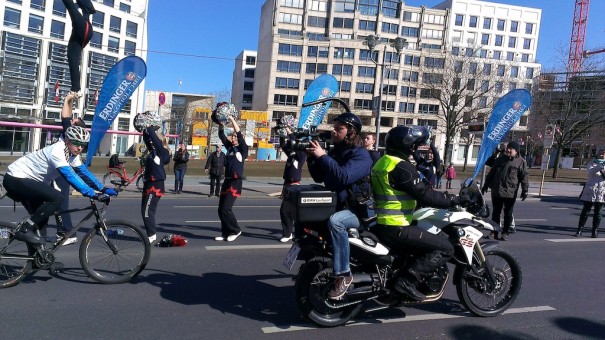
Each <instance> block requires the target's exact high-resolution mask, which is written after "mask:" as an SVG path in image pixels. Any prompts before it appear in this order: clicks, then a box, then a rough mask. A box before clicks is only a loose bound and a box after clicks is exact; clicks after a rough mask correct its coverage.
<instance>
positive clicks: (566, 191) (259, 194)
mask: <svg viewBox="0 0 605 340" xmlns="http://www.w3.org/2000/svg"><path fill="white" fill-rule="evenodd" d="M95 175H96V176H98V177H97V178H102V175H99V174H95ZM282 183H283V179H282V178H279V177H246V179H244V181H243V190H242V197H243V198H271V197H275V198H276V199H277V197H276V195H274V196H268V194H277V193H279V192H281V189H282ZM313 183H314V182H313V180H312V179H310V178H303V180H302V184H313ZM443 183H444V184H445V181H444V182H443ZM460 183H461V180H453V181H452V189H450V190H448V191H449V192H450V193H451V194H458V191H459V190H460ZM165 188H166V194H167V195H168V196H170V197H171V198H176V197H182V198H192V197H199V198H204V199H216V197H208V193H209V192H210V179H209V178H208V176H185V183H184V185H183V192H182V194H180V195H177V194H175V193H173V189H174V176H171V175H168V177H167V178H166V182H165ZM438 190H441V191H445V189H438ZM581 191H582V185H581V184H578V183H563V182H545V183H544V186H543V188H542V195H541V196H542V197H552V196H556V197H568V198H574V197H578V196H579V195H580V192H581ZM140 195H141V193H140V192H139V191H138V190H137V189H136V186H135V184H134V183H133V184H131V185H129V186H128V187H127V188H126V189H125V190H124V191H123V192H121V193H120V196H121V197H140ZM488 195H489V193H488ZM539 196H540V182H530V184H529V198H536V199H538V198H539Z"/></svg>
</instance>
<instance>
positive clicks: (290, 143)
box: [283, 126, 333, 154]
mask: <svg viewBox="0 0 605 340" xmlns="http://www.w3.org/2000/svg"><path fill="white" fill-rule="evenodd" d="M294 137H295V138H294V139H288V140H286V144H285V145H284V147H283V149H284V151H285V152H287V153H288V154H289V153H292V152H295V151H305V150H306V149H307V148H309V146H310V145H311V141H317V142H318V143H319V146H321V147H322V149H324V150H326V151H329V150H330V149H331V148H332V146H333V144H332V134H331V133H330V132H329V131H326V132H322V133H319V132H317V127H316V126H312V127H311V128H310V129H309V130H306V129H302V128H299V129H298V130H297V131H296V132H294Z"/></svg>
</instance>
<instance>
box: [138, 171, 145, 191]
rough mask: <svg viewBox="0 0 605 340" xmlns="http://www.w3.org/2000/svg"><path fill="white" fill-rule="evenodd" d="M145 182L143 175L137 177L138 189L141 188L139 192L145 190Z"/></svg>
mask: <svg viewBox="0 0 605 340" xmlns="http://www.w3.org/2000/svg"><path fill="white" fill-rule="evenodd" d="M143 184H144V183H143V175H141V176H139V178H137V189H139V192H143Z"/></svg>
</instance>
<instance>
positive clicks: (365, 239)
mask: <svg viewBox="0 0 605 340" xmlns="http://www.w3.org/2000/svg"><path fill="white" fill-rule="evenodd" d="M361 241H362V242H363V243H365V244H366V245H368V246H370V247H375V246H376V241H374V240H372V239H371V238H369V237H363V238H362V239H361Z"/></svg>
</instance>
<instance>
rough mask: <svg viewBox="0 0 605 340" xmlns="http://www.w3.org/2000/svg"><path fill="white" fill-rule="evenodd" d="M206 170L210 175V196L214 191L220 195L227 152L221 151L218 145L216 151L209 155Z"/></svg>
mask: <svg viewBox="0 0 605 340" xmlns="http://www.w3.org/2000/svg"><path fill="white" fill-rule="evenodd" d="M204 172H205V173H207V174H209V175H210V192H209V193H208V197H212V194H213V193H214V195H215V196H216V197H218V194H219V191H220V190H221V179H222V178H223V176H224V174H225V153H223V152H222V151H221V148H220V147H219V146H218V145H215V146H214V152H212V153H211V154H210V155H209V156H208V159H207V160H206V166H205V167H204Z"/></svg>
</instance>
